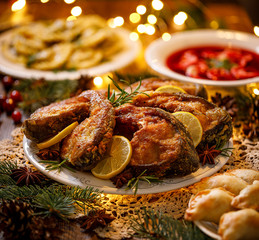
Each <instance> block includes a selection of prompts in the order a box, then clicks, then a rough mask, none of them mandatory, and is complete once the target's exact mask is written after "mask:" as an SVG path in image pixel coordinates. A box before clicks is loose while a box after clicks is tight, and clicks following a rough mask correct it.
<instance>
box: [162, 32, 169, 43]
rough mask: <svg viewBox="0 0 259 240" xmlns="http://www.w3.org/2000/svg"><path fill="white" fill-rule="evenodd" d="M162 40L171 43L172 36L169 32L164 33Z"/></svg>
mask: <svg viewBox="0 0 259 240" xmlns="http://www.w3.org/2000/svg"><path fill="white" fill-rule="evenodd" d="M162 39H163V40H164V41H169V40H170V39H171V34H169V33H168V32H165V33H163V35H162Z"/></svg>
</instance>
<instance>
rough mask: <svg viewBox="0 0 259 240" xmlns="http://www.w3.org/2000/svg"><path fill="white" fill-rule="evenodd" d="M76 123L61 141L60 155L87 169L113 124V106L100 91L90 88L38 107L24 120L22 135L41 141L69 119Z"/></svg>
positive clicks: (100, 152) (103, 148)
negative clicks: (73, 95)
mask: <svg viewBox="0 0 259 240" xmlns="http://www.w3.org/2000/svg"><path fill="white" fill-rule="evenodd" d="M75 121H78V122H79V125H78V126H77V127H76V128H75V129H74V130H73V131H72V133H71V134H70V135H68V136H67V137H66V138H65V139H64V140H63V142H62V144H61V150H60V157H61V158H62V159H67V160H68V162H69V163H70V164H71V165H72V166H74V167H75V168H77V169H80V170H82V171H83V170H89V169H91V168H93V167H94V166H95V165H96V164H97V163H98V161H100V160H101V159H102V157H103V155H104V153H105V152H106V150H107V147H108V145H109V143H110V141H111V138H112V135H113V128H114V125H115V116H114V108H113V107H112V104H111V103H110V101H109V100H107V99H106V98H105V96H103V95H102V94H101V93H99V92H97V91H93V90H89V91H84V92H82V93H81V94H80V95H78V96H76V97H73V98H70V99H67V100H64V101H61V102H58V103H53V104H50V105H49V106H46V107H43V108H40V109H38V110H37V111H36V112H35V113H33V114H32V115H31V117H30V118H29V119H27V120H26V121H25V123H24V133H25V135H26V137H28V138H29V139H31V140H33V141H35V142H42V141H44V140H46V139H48V138H50V137H53V136H54V135H56V134H57V133H58V132H60V131H61V130H63V129H64V128H65V127H66V126H68V125H70V124H71V123H73V122H75Z"/></svg>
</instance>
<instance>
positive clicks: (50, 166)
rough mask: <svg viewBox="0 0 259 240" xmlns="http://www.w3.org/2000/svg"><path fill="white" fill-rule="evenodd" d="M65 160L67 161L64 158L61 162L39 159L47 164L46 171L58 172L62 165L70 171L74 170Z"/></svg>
mask: <svg viewBox="0 0 259 240" xmlns="http://www.w3.org/2000/svg"><path fill="white" fill-rule="evenodd" d="M67 161H68V159H64V160H63V161H62V162H58V161H55V160H40V161H39V163H43V164H46V165H47V166H46V170H48V171H53V170H57V171H58V172H60V171H61V169H62V167H63V168H66V169H68V170H70V171H72V172H75V169H73V168H71V167H69V166H68V165H67Z"/></svg>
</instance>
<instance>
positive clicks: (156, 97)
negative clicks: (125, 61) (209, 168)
mask: <svg viewBox="0 0 259 240" xmlns="http://www.w3.org/2000/svg"><path fill="white" fill-rule="evenodd" d="M132 104H133V105H135V106H138V107H154V108H161V109H163V110H166V111H167V112H170V113H174V112H178V111H184V112H190V113H192V114H193V115H194V116H196V117H197V118H198V119H199V121H200V123H201V125H202V129H203V136H202V140H201V142H200V143H199V145H198V146H197V148H198V149H204V147H205V145H207V144H208V145H209V146H213V145H216V144H217V143H222V144H223V143H225V142H227V141H228V140H229V139H230V137H231V136H232V132H233V127H232V120H231V117H230V115H229V114H228V113H227V112H226V111H225V110H223V109H222V108H219V107H217V106H216V105H214V104H213V103H210V102H209V101H207V100H206V99H204V98H201V97H198V96H193V95H189V94H185V93H174V94H169V93H159V92H150V93H149V96H147V95H144V94H139V95H137V96H136V97H135V98H134V99H133V102H132Z"/></svg>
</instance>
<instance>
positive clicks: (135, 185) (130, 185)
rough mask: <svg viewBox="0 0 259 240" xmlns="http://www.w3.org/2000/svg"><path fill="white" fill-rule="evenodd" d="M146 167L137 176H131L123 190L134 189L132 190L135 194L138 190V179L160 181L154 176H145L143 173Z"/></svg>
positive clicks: (149, 181)
mask: <svg viewBox="0 0 259 240" xmlns="http://www.w3.org/2000/svg"><path fill="white" fill-rule="evenodd" d="M146 171H147V170H146V169H145V170H144V171H143V172H142V173H141V174H140V175H139V176H137V177H133V178H131V179H130V180H129V181H128V183H127V188H126V189H125V190H129V189H135V190H134V195H136V194H137V191H138V186H139V181H145V182H148V183H149V184H151V182H160V181H161V180H160V179H159V178H158V177H155V176H146V175H144V174H145V173H146Z"/></svg>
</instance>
